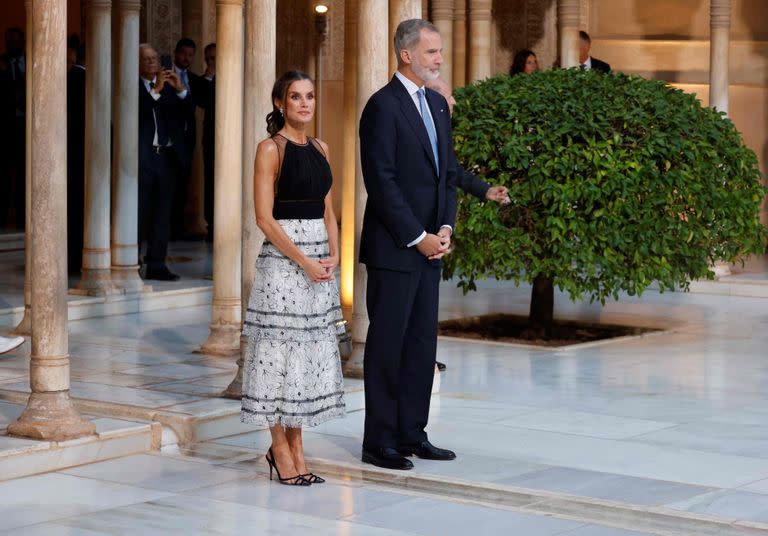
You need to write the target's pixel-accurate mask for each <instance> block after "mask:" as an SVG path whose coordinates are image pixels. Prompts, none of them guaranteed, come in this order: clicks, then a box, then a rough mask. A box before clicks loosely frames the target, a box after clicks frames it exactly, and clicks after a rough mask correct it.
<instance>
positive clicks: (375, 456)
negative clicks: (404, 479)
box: [362, 448, 413, 471]
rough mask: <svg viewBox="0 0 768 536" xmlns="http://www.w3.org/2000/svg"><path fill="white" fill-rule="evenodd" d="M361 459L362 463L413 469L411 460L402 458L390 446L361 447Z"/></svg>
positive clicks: (389, 467) (388, 467)
mask: <svg viewBox="0 0 768 536" xmlns="http://www.w3.org/2000/svg"><path fill="white" fill-rule="evenodd" d="M362 460H363V463H370V464H371V465H375V466H377V467H384V468H385V469H400V470H402V471H407V470H408V469H413V463H412V462H411V460H409V459H407V458H404V457H403V456H401V455H400V454H399V453H398V452H397V450H396V449H392V448H381V449H363V457H362Z"/></svg>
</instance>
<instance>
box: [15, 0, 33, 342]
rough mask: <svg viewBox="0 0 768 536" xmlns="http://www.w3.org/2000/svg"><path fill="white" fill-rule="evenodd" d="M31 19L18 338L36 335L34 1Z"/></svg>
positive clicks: (28, 2)
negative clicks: (22, 294) (34, 295)
mask: <svg viewBox="0 0 768 536" xmlns="http://www.w3.org/2000/svg"><path fill="white" fill-rule="evenodd" d="M24 11H25V12H26V16H27V27H26V30H27V31H26V36H27V39H26V48H25V50H24V57H25V58H26V62H27V72H26V78H25V81H26V87H25V89H24V91H25V93H26V109H25V111H24V118H25V121H26V128H25V130H24V136H25V139H26V142H25V144H24V147H25V154H24V204H25V213H24V317H23V318H22V319H21V322H19V325H18V326H16V327H15V328H14V330H13V334H14V335H32V310H31V304H32V68H31V65H32V31H33V30H32V0H24Z"/></svg>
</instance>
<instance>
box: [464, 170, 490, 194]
mask: <svg viewBox="0 0 768 536" xmlns="http://www.w3.org/2000/svg"><path fill="white" fill-rule="evenodd" d="M456 170H457V173H456V179H457V180H456V184H457V185H458V187H459V188H461V189H462V190H464V191H465V192H467V193H468V194H471V195H474V196H475V197H477V198H478V199H480V200H481V201H485V194H487V193H488V190H490V188H491V185H490V184H488V183H487V182H485V181H484V180H482V179H481V178H480V177H478V176H477V175H475V174H474V173H470V172H469V171H467V170H466V169H464V168H463V167H461V166H459V167H457V168H456Z"/></svg>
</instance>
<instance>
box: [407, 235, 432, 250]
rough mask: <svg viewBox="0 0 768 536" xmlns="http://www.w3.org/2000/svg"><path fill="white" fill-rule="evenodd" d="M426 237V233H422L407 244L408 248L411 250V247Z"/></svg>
mask: <svg viewBox="0 0 768 536" xmlns="http://www.w3.org/2000/svg"><path fill="white" fill-rule="evenodd" d="M426 237H427V232H426V231H422V232H421V234H420V235H419V236H418V238H416V240H414V241H413V242H411V243H409V244H408V247H409V248H412V247H413V246H415V245H416V244H418V243H419V242H421V241H422V240H424V239H425V238H426Z"/></svg>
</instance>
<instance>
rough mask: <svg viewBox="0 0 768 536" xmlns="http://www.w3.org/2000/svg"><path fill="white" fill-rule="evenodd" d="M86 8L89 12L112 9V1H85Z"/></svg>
mask: <svg viewBox="0 0 768 536" xmlns="http://www.w3.org/2000/svg"><path fill="white" fill-rule="evenodd" d="M86 7H87V8H88V9H90V10H94V11H95V10H102V9H107V10H108V9H112V0H87V2H86Z"/></svg>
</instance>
